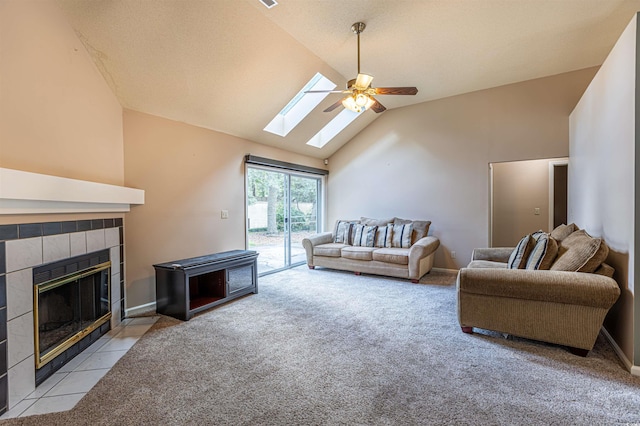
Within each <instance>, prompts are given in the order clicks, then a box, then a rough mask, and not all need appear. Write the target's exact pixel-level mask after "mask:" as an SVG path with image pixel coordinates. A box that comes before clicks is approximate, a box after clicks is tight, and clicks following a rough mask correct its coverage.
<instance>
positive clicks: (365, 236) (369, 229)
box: [352, 224, 378, 247]
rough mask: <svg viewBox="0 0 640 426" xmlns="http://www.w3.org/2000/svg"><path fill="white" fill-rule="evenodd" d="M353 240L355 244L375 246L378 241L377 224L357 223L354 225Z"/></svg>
mask: <svg viewBox="0 0 640 426" xmlns="http://www.w3.org/2000/svg"><path fill="white" fill-rule="evenodd" d="M353 229H354V232H353V241H352V244H353V245H354V246H362V247H373V244H374V243H375V242H376V230H377V229H378V227H377V226H375V225H373V226H366V225H362V224H357V225H354V226H353Z"/></svg>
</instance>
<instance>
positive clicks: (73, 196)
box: [0, 168, 144, 215]
mask: <svg viewBox="0 0 640 426" xmlns="http://www.w3.org/2000/svg"><path fill="white" fill-rule="evenodd" d="M136 204H144V190H141V189H136V188H128V187H124V186H118V185H109V184H105V183H97V182H89V181H84V180H77V179H69V178H63V177H58V176H50V175H43V174H39V173H31V172H24V171H20V170H12V169H4V168H0V215H8V214H47V213H103V212H128V211H129V210H130V209H131V205H136Z"/></svg>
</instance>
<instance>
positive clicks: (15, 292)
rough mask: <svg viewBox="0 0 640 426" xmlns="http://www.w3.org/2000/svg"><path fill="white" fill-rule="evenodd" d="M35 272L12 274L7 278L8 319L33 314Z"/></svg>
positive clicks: (22, 271) (24, 271) (24, 270)
mask: <svg viewBox="0 0 640 426" xmlns="http://www.w3.org/2000/svg"><path fill="white" fill-rule="evenodd" d="M32 271H33V270H32V269H31V268H29V269H23V270H21V271H16V272H11V273H9V274H7V275H6V277H7V302H8V304H7V319H8V320H12V319H14V318H16V317H18V316H20V315H24V314H26V313H31V312H33V283H32V281H33V272H32Z"/></svg>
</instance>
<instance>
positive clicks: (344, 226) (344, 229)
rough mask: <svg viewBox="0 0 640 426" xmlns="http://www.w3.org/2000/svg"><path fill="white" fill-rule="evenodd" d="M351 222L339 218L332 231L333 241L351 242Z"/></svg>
mask: <svg viewBox="0 0 640 426" xmlns="http://www.w3.org/2000/svg"><path fill="white" fill-rule="evenodd" d="M352 226H353V224H352V223H351V222H347V221H345V220H339V221H338V223H336V232H335V233H334V235H335V237H334V238H333V242H334V243H342V244H351V227H352Z"/></svg>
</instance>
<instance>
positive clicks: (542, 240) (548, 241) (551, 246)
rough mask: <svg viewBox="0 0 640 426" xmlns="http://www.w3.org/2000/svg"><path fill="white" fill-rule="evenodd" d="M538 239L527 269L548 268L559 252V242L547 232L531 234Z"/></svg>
mask: <svg viewBox="0 0 640 426" xmlns="http://www.w3.org/2000/svg"><path fill="white" fill-rule="evenodd" d="M531 236H532V237H533V239H534V240H535V241H536V243H535V245H534V246H533V249H532V250H531V253H530V254H529V258H528V259H527V265H526V266H525V269H534V270H536V269H542V270H548V269H549V268H550V267H551V265H552V264H553V261H554V260H555V259H556V256H557V254H558V243H557V242H556V240H555V239H554V238H553V237H551V236H550V235H549V234H547V233H546V232H542V231H538V232H534V233H533V234H531Z"/></svg>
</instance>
